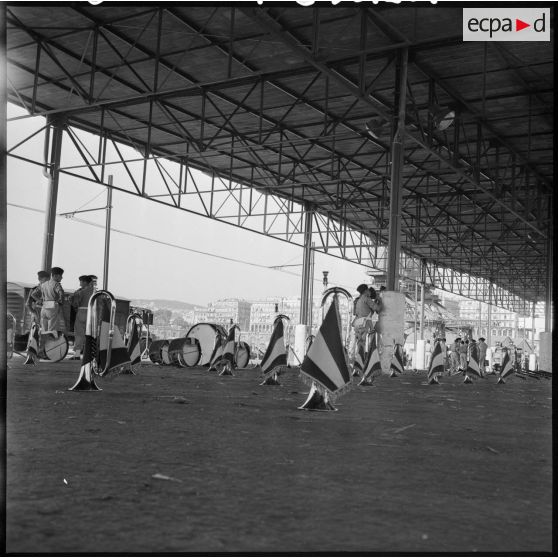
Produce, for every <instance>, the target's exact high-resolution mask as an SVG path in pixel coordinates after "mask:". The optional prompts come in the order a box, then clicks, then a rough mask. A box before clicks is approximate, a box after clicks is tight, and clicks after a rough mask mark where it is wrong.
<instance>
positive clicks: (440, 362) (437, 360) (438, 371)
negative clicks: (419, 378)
mask: <svg viewBox="0 0 558 558" xmlns="http://www.w3.org/2000/svg"><path fill="white" fill-rule="evenodd" d="M443 373H444V356H443V355H442V345H441V343H440V341H436V343H435V344H434V351H432V359H431V360H430V366H429V367H428V374H427V376H426V377H427V379H428V383H429V384H439V383H440V382H439V381H438V376H442V375H443Z"/></svg>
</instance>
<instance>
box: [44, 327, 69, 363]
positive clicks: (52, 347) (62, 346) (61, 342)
mask: <svg viewBox="0 0 558 558" xmlns="http://www.w3.org/2000/svg"><path fill="white" fill-rule="evenodd" d="M43 347H44V353H45V357H46V358H47V359H48V360H51V361H52V362H58V361H60V360H62V359H63V358H65V356H66V355H67V354H68V339H67V338H66V336H65V335H64V334H63V333H59V334H58V338H56V339H55V338H54V337H53V336H52V335H50V334H47V335H43Z"/></svg>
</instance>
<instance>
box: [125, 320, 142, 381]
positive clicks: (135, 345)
mask: <svg viewBox="0 0 558 558" xmlns="http://www.w3.org/2000/svg"><path fill="white" fill-rule="evenodd" d="M142 328H143V318H142V316H141V315H140V314H138V313H137V312H134V313H133V314H130V315H129V316H128V319H127V320H126V334H125V335H124V343H125V345H126V350H127V351H128V356H129V357H130V362H129V363H128V364H126V365H125V366H124V367H123V369H122V373H123V374H135V372H134V369H133V367H134V366H136V365H137V364H139V363H140V362H141V346H140V339H141V331H142Z"/></svg>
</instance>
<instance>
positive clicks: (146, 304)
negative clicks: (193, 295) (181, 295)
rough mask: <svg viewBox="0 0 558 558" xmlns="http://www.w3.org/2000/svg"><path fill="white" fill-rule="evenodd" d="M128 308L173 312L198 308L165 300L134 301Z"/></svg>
mask: <svg viewBox="0 0 558 558" xmlns="http://www.w3.org/2000/svg"><path fill="white" fill-rule="evenodd" d="M130 306H140V307H143V308H171V309H173V310H181V311H187V310H192V309H194V308H196V307H197V308H199V306H200V305H199V304H198V305H196V304H190V303H189V302H182V301H180V300H166V299H162V298H156V299H151V300H148V299H135V300H132V301H131V302H130Z"/></svg>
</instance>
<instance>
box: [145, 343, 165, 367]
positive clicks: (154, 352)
mask: <svg viewBox="0 0 558 558" xmlns="http://www.w3.org/2000/svg"><path fill="white" fill-rule="evenodd" d="M164 343H166V341H165V340H163V339H157V341H152V342H151V344H150V345H149V358H150V359H151V362H153V363H155V364H162V363H163V359H162V358H161V349H162V348H163V344H164Z"/></svg>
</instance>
